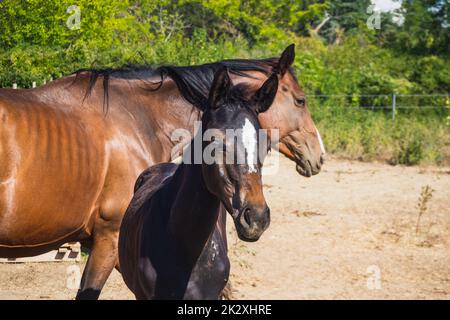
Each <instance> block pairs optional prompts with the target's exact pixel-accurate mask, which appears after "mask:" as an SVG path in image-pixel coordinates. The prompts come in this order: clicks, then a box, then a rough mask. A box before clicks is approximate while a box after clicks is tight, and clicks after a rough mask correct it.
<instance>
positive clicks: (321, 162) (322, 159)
mask: <svg viewBox="0 0 450 320" xmlns="http://www.w3.org/2000/svg"><path fill="white" fill-rule="evenodd" d="M324 162H325V160H324V158H323V155H321V156H320V164H321V165H322V164H323V163H324Z"/></svg>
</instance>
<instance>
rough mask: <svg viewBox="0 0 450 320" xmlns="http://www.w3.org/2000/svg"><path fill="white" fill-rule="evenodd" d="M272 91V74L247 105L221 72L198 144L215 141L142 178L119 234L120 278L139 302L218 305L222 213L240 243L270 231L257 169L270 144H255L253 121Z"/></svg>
mask: <svg viewBox="0 0 450 320" xmlns="http://www.w3.org/2000/svg"><path fill="white" fill-rule="evenodd" d="M277 89H278V78H277V76H276V75H272V76H271V77H270V78H269V79H268V80H267V81H266V82H265V83H264V84H263V86H262V87H261V89H259V90H258V91H257V92H256V93H255V94H254V95H253V96H252V97H251V98H250V99H247V96H246V95H244V94H243V92H244V91H245V85H242V84H241V85H238V86H234V87H232V85H231V80H230V78H229V76H228V72H227V69H226V68H223V69H219V71H217V74H216V76H215V78H214V81H213V84H212V87H211V93H210V99H209V101H210V102H209V105H208V107H207V109H206V110H205V112H204V114H203V116H202V131H201V132H200V131H199V133H201V136H200V135H197V137H196V138H198V137H205V136H206V132H207V131H208V130H209V131H210V132H214V137H215V139H207V140H206V141H202V143H199V144H197V145H196V144H195V143H191V144H190V145H189V151H188V152H187V154H188V156H185V159H187V160H189V161H185V162H184V163H182V164H181V165H179V166H177V165H175V164H173V163H162V164H158V165H155V166H152V167H150V168H149V169H148V170H146V171H145V172H144V173H143V174H142V175H141V176H140V178H139V179H138V183H137V187H136V188H135V189H136V192H135V194H134V197H133V199H132V200H131V203H130V206H129V207H128V209H127V211H126V213H125V215H124V218H123V220H122V225H121V228H120V234H119V261H120V266H121V272H122V276H123V278H124V280H125V283H126V284H127V285H128V287H129V288H130V290H131V291H132V292H133V293H134V294H135V295H136V298H138V299H218V298H220V296H221V294H222V291H223V289H224V287H225V285H226V283H227V281H228V276H229V273H230V262H229V260H228V257H227V251H226V234H218V233H217V232H214V231H215V230H216V229H217V228H216V225H217V222H218V219H219V217H220V214H221V212H222V211H223V210H222V206H223V207H224V208H226V210H227V211H228V213H229V214H230V215H231V216H232V218H233V220H234V223H235V226H236V231H237V233H238V235H239V238H241V239H242V240H245V241H256V240H258V239H259V237H260V236H261V234H262V233H263V232H264V230H266V229H267V228H268V226H269V223H270V210H269V207H268V206H267V204H266V201H265V199H264V195H263V191H262V182H261V163H262V161H263V159H264V157H265V155H266V153H267V150H268V149H267V146H268V145H269V143H268V141H263V143H261V141H260V134H258V133H259V129H260V126H259V123H258V118H257V114H259V113H263V112H265V111H267V110H268V109H269V107H270V106H271V105H272V102H273V99H274V98H275V94H276V92H277ZM244 97H246V98H244ZM230 130H231V132H233V133H238V132H240V134H236V135H235V134H233V135H232V136H229V132H230ZM264 138H265V139H267V136H264ZM258 146H259V149H258ZM208 148H210V150H208ZM212 150H214V151H212ZM207 151H209V152H207ZM196 152H198V153H199V155H200V161H199V162H198V163H193V162H194V161H193V160H194V158H195V157H194V153H196ZM210 154H213V156H212V157H211V158H212V159H211V160H212V161H207V159H205V157H207V156H208V155H210ZM236 159H243V161H240V162H239V161H236Z"/></svg>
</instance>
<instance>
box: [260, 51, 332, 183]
mask: <svg viewBox="0 0 450 320" xmlns="http://www.w3.org/2000/svg"><path fill="white" fill-rule="evenodd" d="M294 58H295V47H294V45H290V46H289V47H287V48H286V50H285V51H284V52H283V54H282V55H281V57H280V59H279V60H278V61H276V62H275V64H274V65H273V68H272V72H274V73H276V74H277V75H278V78H279V86H278V92H277V95H276V97H275V100H274V103H273V106H272V107H271V108H270V109H269V110H268V111H267V112H265V113H262V114H260V115H259V121H260V123H261V126H262V127H263V128H268V129H269V128H270V129H272V128H273V129H279V138H280V141H279V144H278V150H279V151H280V152H281V153H283V154H284V155H285V156H287V157H288V158H289V159H291V160H293V161H295V162H296V164H297V171H298V173H300V174H301V175H303V176H305V177H310V176H312V175H315V174H317V173H319V172H320V169H321V166H322V164H323V156H324V154H325V148H324V146H323V143H322V139H321V137H320V134H319V131H318V130H317V128H316V126H315V124H314V121H313V120H312V118H311V114H310V113H309V110H308V103H307V101H306V98H305V93H304V91H303V90H302V88H301V87H300V86H299V84H298V82H297V80H296V78H295V76H294V73H293V71H292V68H291V65H292V63H293V62H294Z"/></svg>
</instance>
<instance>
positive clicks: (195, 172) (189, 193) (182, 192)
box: [168, 164, 220, 261]
mask: <svg viewBox="0 0 450 320" xmlns="http://www.w3.org/2000/svg"><path fill="white" fill-rule="evenodd" d="M177 174H178V175H180V176H179V177H174V178H175V179H174V180H176V181H177V182H179V184H180V185H179V188H178V190H177V192H176V194H175V196H174V198H175V202H174V204H173V206H172V209H171V213H170V218H169V225H168V231H169V233H170V234H171V236H172V238H173V239H174V240H175V244H176V245H177V247H179V248H180V249H181V250H182V251H183V252H184V253H185V256H186V257H187V258H188V259H193V261H196V259H197V258H198V257H199V255H200V254H201V252H202V250H203V248H204V246H205V244H206V242H207V241H208V239H209V237H210V235H211V233H212V232H213V230H214V228H215V226H216V223H217V219H218V214H219V209H220V201H219V199H218V198H217V197H216V196H214V195H213V194H211V193H210V192H209V191H208V189H207V188H206V186H205V184H204V181H203V175H202V168H201V165H195V164H192V165H188V164H182V165H181V167H180V168H179V169H178V171H177ZM173 191H175V190H173Z"/></svg>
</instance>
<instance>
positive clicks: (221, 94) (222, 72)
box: [208, 66, 232, 109]
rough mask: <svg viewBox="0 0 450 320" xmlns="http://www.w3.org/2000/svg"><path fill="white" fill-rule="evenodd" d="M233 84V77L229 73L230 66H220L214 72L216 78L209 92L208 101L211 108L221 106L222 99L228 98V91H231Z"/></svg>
mask: <svg viewBox="0 0 450 320" xmlns="http://www.w3.org/2000/svg"><path fill="white" fill-rule="evenodd" d="M231 85H232V84H231V79H230V76H229V75H228V68H227V67H225V66H222V67H220V69H219V70H217V71H216V73H215V74H214V80H213V83H212V85H211V90H210V92H209V99H208V102H209V106H210V108H212V109H216V108H218V107H219V106H220V103H221V101H223V100H224V99H225V98H226V96H227V94H228V92H229V91H230V89H231Z"/></svg>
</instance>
